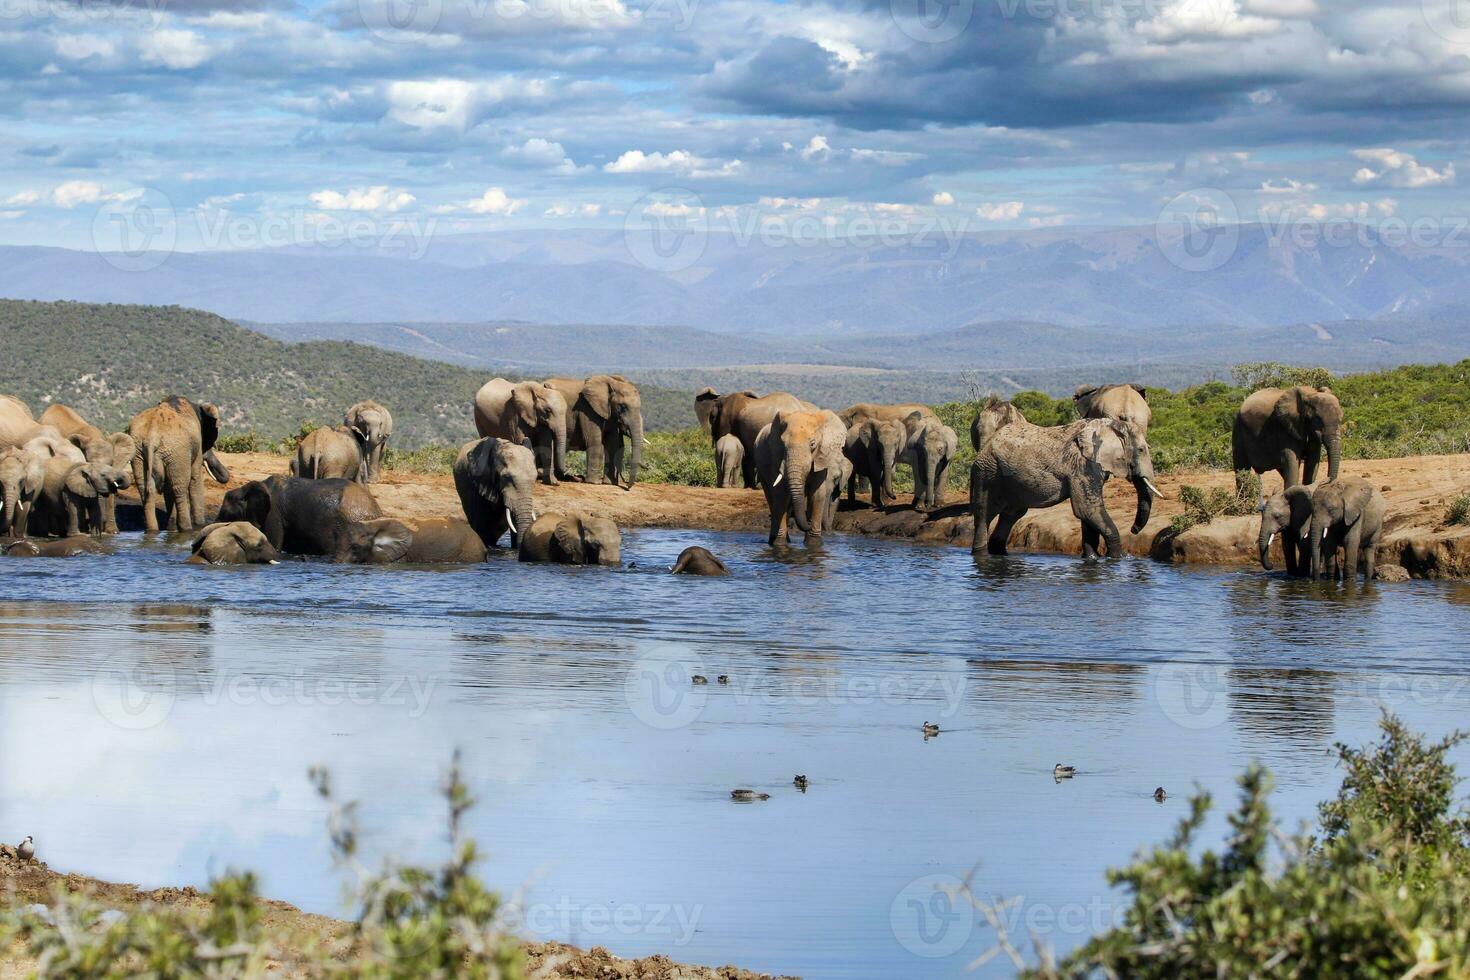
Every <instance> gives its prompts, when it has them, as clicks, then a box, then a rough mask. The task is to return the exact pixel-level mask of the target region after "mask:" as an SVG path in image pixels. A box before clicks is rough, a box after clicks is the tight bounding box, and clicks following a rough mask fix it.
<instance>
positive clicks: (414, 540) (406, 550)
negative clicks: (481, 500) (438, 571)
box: [332, 517, 488, 565]
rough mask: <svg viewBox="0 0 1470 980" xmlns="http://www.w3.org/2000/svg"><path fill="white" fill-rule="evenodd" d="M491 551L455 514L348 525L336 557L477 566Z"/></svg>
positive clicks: (354, 561) (341, 559)
mask: <svg viewBox="0 0 1470 980" xmlns="http://www.w3.org/2000/svg"><path fill="white" fill-rule="evenodd" d="M487 554H488V552H487V551H486V549H485V544H484V542H482V541H481V540H480V536H479V535H478V534H476V533H475V529H474V528H472V527H470V525H469V523H468V522H466V521H462V520H459V519H457V518H453V517H444V518H435V519H433V520H425V521H417V522H414V523H412V524H409V523H406V522H404V521H397V520H393V519H391V518H382V519H380V520H375V521H364V522H362V523H360V524H354V525H352V526H350V527H349V528H347V532H346V535H345V536H344V539H343V541H342V544H341V548H340V550H338V552H337V553H336V554H335V555H333V556H332V557H333V560H334V561H338V562H347V563H352V564H358V565H388V564H392V563H394V562H406V563H408V564H413V565H473V564H476V563H478V562H482V561H484V560H485V558H486V555H487Z"/></svg>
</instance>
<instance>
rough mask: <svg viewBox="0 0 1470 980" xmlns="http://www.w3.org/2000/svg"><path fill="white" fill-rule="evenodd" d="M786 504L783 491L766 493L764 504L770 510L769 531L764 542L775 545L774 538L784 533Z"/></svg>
mask: <svg viewBox="0 0 1470 980" xmlns="http://www.w3.org/2000/svg"><path fill="white" fill-rule="evenodd" d="M786 504H787V496H786V494H784V493H779V492H776V493H772V492H769V491H768V492H767V493H766V506H767V507H768V508H769V509H770V511H771V533H770V535H769V536H768V537H767V538H766V544H768V545H770V546H772V547H775V545H776V540H777V539H778V538H780V537H782V536H783V535H784V534H785V533H786Z"/></svg>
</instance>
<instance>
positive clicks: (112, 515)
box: [41, 402, 138, 534]
mask: <svg viewBox="0 0 1470 980" xmlns="http://www.w3.org/2000/svg"><path fill="white" fill-rule="evenodd" d="M41 424H42V425H49V426H52V427H53V428H55V429H56V431H58V432H60V433H61V435H62V438H64V439H66V440H68V441H69V442H71V444H72V445H74V446H76V447H77V448H78V449H80V450H81V451H82V456H83V458H84V459H86V461H87V462H89V463H96V464H98V465H99V466H105V467H113V468H116V469H119V470H122V471H123V472H125V473H127V474H129V476H128V479H127V481H126V482H124V483H123V485H122V486H121V487H119V489H121V490H126V489H127V488H128V487H130V486H132V485H133V481H132V476H131V474H132V469H133V457H134V456H135V455H137V452H138V446H137V443H135V442H134V441H133V437H132V436H130V435H128V434H127V433H126V432H114V433H112V434H111V435H108V434H107V433H105V432H103V431H102V430H101V429H99V428H97V427H96V426H95V425H92V424H90V423H89V422H88V421H87V420H86V419H84V418H82V416H81V415H80V414H79V413H78V412H76V411H74V410H73V409H71V408H68V407H67V406H65V405H62V404H60V403H59V402H58V403H54V404H52V405H49V406H47V408H46V411H44V412H42V413H41ZM117 530H118V529H117V498H116V496H114V495H113V494H108V495H107V496H105V497H103V498H102V533H103V534H116V533H117Z"/></svg>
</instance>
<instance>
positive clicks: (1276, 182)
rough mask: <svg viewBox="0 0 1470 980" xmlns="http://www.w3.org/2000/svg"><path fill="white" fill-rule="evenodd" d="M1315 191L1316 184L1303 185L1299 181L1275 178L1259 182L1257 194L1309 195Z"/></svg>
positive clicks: (1303, 183) (1288, 178)
mask: <svg viewBox="0 0 1470 980" xmlns="http://www.w3.org/2000/svg"><path fill="white" fill-rule="evenodd" d="M1316 189H1317V185H1316V184H1311V183H1305V182H1303V181H1300V180H1292V179H1291V178H1290V177H1275V178H1272V179H1270V180H1263V181H1261V186H1260V188H1259V193H1261V194H1310V193H1311V192H1312V191H1314V190H1316Z"/></svg>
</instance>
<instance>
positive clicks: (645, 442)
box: [643, 436, 653, 449]
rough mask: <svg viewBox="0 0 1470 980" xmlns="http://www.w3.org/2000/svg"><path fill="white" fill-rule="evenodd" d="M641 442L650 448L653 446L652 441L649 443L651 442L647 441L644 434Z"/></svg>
mask: <svg viewBox="0 0 1470 980" xmlns="http://www.w3.org/2000/svg"><path fill="white" fill-rule="evenodd" d="M643 444H644V445H645V446H648V447H649V448H650V449H651V448H653V443H651V442H649V441H648V437H647V436H644V437H643Z"/></svg>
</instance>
